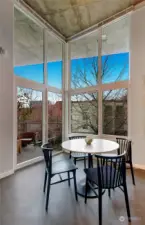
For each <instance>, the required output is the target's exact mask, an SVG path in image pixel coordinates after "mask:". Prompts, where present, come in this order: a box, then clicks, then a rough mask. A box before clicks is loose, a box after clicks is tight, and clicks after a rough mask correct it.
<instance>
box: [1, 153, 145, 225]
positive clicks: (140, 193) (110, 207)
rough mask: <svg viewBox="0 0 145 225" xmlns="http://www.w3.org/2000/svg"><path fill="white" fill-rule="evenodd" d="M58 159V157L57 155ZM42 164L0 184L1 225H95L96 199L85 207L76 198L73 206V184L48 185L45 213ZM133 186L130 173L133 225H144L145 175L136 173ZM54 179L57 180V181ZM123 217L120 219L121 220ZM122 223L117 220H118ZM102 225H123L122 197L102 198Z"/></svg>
mask: <svg viewBox="0 0 145 225" xmlns="http://www.w3.org/2000/svg"><path fill="white" fill-rule="evenodd" d="M57 157H59V158H60V156H56V160H57ZM77 165H78V167H79V169H78V171H77V180H78V181H79V180H80V179H82V178H83V177H84V172H83V164H82V162H78V163H77ZM43 178H44V163H39V164H35V165H34V166H30V167H28V168H25V169H22V170H19V171H17V172H16V173H15V175H13V176H11V177H8V178H6V179H3V180H1V181H0V225H97V224H98V200H97V199H91V200H90V199H89V200H88V203H87V205H85V204H84V198H82V197H80V196H79V202H78V203H76V201H75V196H74V190H73V182H72V181H71V182H72V183H71V187H70V188H69V187H68V183H67V182H65V183H61V184H58V185H54V186H51V192H50V202H49V210H48V213H45V196H44V194H43ZM135 178H136V186H135V187H134V186H133V185H132V180H131V176H130V171H128V176H127V183H128V192H129V200H130V208H131V215H132V223H131V224H133V225H144V224H145V172H141V171H135ZM56 179H57V178H56ZM121 216H123V217H121ZM120 217H121V219H122V220H124V221H120V220H119V218H120ZM103 224H104V225H126V224H128V222H127V216H126V208H125V201H124V195H123V193H122V192H121V191H120V190H119V189H116V191H112V198H111V199H109V198H108V193H107V192H106V193H105V194H104V196H103Z"/></svg>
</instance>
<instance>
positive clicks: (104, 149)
mask: <svg viewBox="0 0 145 225" xmlns="http://www.w3.org/2000/svg"><path fill="white" fill-rule="evenodd" d="M62 147H63V148H64V149H65V150H68V151H72V152H81V153H91V154H103V153H109V152H112V151H115V150H117V149H118V148H119V144H118V143H116V142H114V141H109V140H104V139H93V141H92V143H91V145H87V144H86V142H85V139H73V140H68V141H64V142H63V143H62Z"/></svg>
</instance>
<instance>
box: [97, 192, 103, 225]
mask: <svg viewBox="0 0 145 225" xmlns="http://www.w3.org/2000/svg"><path fill="white" fill-rule="evenodd" d="M98 204H99V206H98V208H99V225H102V190H99V197H98Z"/></svg>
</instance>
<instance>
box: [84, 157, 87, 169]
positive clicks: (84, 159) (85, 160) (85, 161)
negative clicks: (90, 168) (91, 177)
mask: <svg viewBox="0 0 145 225" xmlns="http://www.w3.org/2000/svg"><path fill="white" fill-rule="evenodd" d="M86 167H87V165H86V158H85V157H84V168H85V169H86Z"/></svg>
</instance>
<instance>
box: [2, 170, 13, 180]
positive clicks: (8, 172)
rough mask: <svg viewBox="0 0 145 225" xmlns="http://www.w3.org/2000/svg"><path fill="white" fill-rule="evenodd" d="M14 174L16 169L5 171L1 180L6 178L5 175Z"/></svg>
mask: <svg viewBox="0 0 145 225" xmlns="http://www.w3.org/2000/svg"><path fill="white" fill-rule="evenodd" d="M13 174H14V170H9V171H7V172H4V173H2V174H0V180H1V179H3V178H5V177H9V176H11V175H13Z"/></svg>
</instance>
